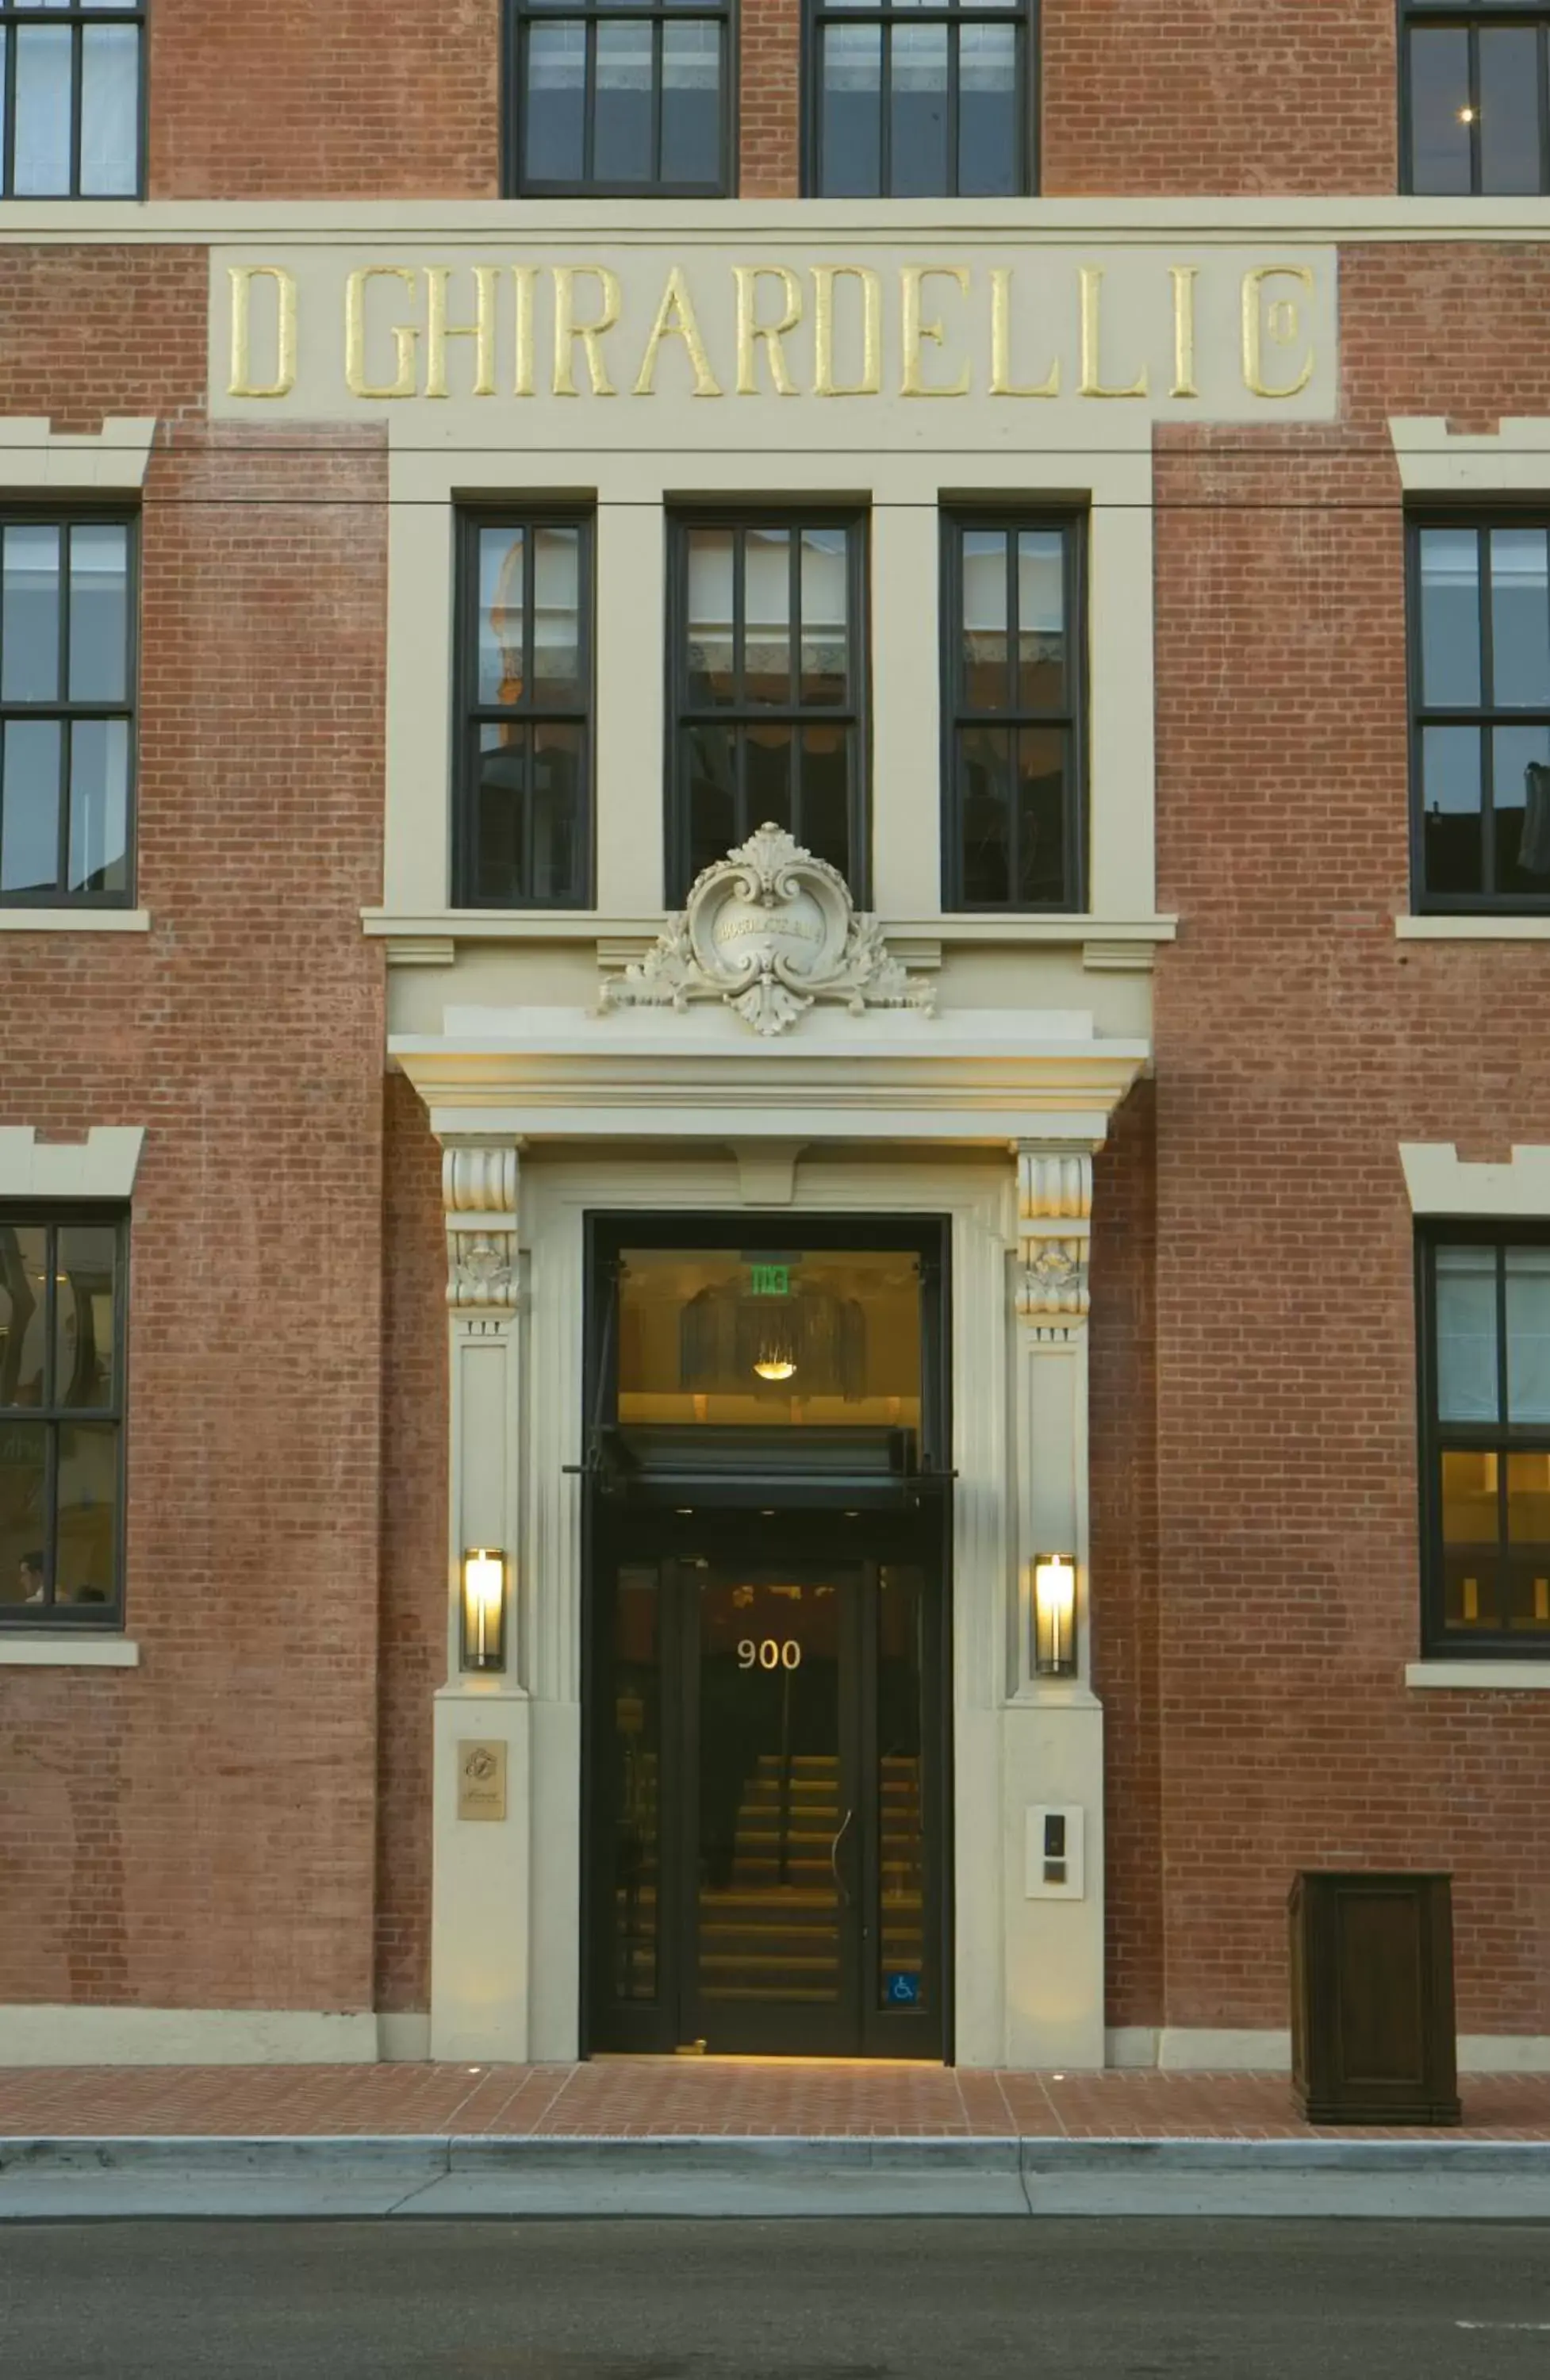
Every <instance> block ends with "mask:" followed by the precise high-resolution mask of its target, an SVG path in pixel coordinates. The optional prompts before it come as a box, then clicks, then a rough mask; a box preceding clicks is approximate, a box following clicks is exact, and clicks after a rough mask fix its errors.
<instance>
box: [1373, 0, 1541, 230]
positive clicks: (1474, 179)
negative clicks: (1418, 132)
mask: <svg viewBox="0 0 1550 2380" xmlns="http://www.w3.org/2000/svg"><path fill="white" fill-rule="evenodd" d="M1396 6H1397V9H1398V14H1399V29H1398V58H1399V189H1400V193H1401V195H1402V196H1404V197H1407V198H1409V197H1420V198H1460V199H1461V198H1471V199H1479V198H1492V197H1502V196H1507V195H1509V194H1508V193H1505V192H1500V191H1491V190H1486V189H1483V188H1482V186H1481V143H1480V121H1481V118H1480V42H1479V34H1480V32H1481V30H1482V28H1483V27H1486V26H1492V25H1496V26H1510V25H1519V26H1522V25H1528V26H1532V27H1535V28H1537V30H1538V32H1539V168H1540V178H1539V190H1538V192H1537V193H1532V192H1528V191H1520V192H1517V193H1515V194H1510V195H1516V196H1519V197H1525V198H1526V197H1530V196H1534V195H1538V196H1544V195H1545V194H1546V193H1547V192H1550V0H1396ZM1425 26H1434V27H1436V28H1439V29H1440V30H1445V31H1459V32H1466V33H1468V34H1469V36H1470V97H1469V105H1470V106H1471V108H1472V110H1473V115H1472V119H1471V126H1470V187H1469V188H1468V190H1451V191H1441V190H1421V191H1418V190H1417V189H1416V187H1415V158H1414V150H1415V104H1414V96H1413V91H1414V78H1413V76H1412V74H1411V34H1412V33H1414V32H1415V31H1416V30H1418V29H1419V28H1422V27H1425Z"/></svg>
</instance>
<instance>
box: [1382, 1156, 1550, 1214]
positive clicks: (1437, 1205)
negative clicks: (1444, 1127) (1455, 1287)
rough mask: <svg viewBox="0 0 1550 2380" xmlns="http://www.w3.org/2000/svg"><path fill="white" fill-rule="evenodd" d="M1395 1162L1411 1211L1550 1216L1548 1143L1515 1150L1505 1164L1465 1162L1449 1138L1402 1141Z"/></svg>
mask: <svg viewBox="0 0 1550 2380" xmlns="http://www.w3.org/2000/svg"><path fill="white" fill-rule="evenodd" d="M1399 1162H1400V1164H1401V1165H1402V1166H1403V1167H1404V1169H1405V1187H1406V1189H1407V1190H1408V1191H1409V1193H1410V1202H1411V1213H1412V1214H1414V1215H1459V1216H1479V1217H1480V1218H1481V1219H1482V1220H1485V1221H1491V1220H1500V1221H1503V1222H1515V1221H1541V1220H1544V1218H1545V1217H1547V1216H1550V1147H1544V1146H1531V1147H1521V1148H1514V1149H1513V1151H1512V1155H1511V1158H1510V1159H1509V1160H1508V1163H1507V1164H1506V1165H1466V1164H1465V1163H1464V1162H1463V1160H1462V1159H1461V1158H1460V1157H1459V1152H1458V1150H1457V1148H1456V1147H1454V1145H1453V1143H1452V1142H1451V1141H1447V1140H1433V1141H1425V1140H1422V1141H1415V1140H1411V1141H1401V1142H1400V1144H1399Z"/></svg>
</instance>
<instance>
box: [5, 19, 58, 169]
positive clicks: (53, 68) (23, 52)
mask: <svg viewBox="0 0 1550 2380" xmlns="http://www.w3.org/2000/svg"><path fill="white" fill-rule="evenodd" d="M12 40H13V42H14V43H15V49H16V112H15V115H14V118H13V139H14V149H15V153H14V157H13V182H12V188H13V189H14V191H15V194H16V196H17V197H18V199H54V198H66V197H67V196H68V195H69V188H70V50H71V37H70V30H69V27H68V26H67V25H27V26H18V27H17V29H16V30H15V31H14V33H13V35H12Z"/></svg>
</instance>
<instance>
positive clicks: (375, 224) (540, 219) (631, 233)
mask: <svg viewBox="0 0 1550 2380" xmlns="http://www.w3.org/2000/svg"><path fill="white" fill-rule="evenodd" d="M564 234H573V235H575V237H579V238H583V239H588V240H595V239H599V238H601V237H607V238H609V239H610V240H614V241H617V242H619V243H620V244H622V245H631V246H642V247H645V246H651V245H655V244H660V241H661V239H662V238H663V237H672V239H673V240H674V241H675V242H682V243H684V244H685V245H690V244H693V245H706V244H708V243H711V242H714V241H717V240H724V239H726V238H727V237H729V236H730V235H732V234H735V235H736V236H737V237H739V238H740V239H743V240H745V241H746V242H748V243H749V244H750V245H755V244H767V243H769V242H770V241H776V240H778V241H782V242H789V241H790V240H792V239H793V237H804V238H811V237H831V236H838V237H843V238H844V239H845V240H846V241H847V243H849V244H851V245H853V246H856V247H859V246H861V245H863V244H864V243H867V242H871V241H876V242H891V241H893V240H896V239H898V238H899V237H931V238H933V239H939V238H940V237H942V236H943V235H944V234H951V235H952V236H954V237H957V238H960V239H968V238H971V237H976V236H980V235H984V236H989V237H994V236H997V235H999V236H1002V237H1021V238H1024V239H1036V240H1039V241H1047V240H1052V239H1059V238H1066V239H1080V240H1082V241H1084V242H1086V243H1090V244H1091V245H1092V246H1093V247H1095V248H1097V247H1112V246H1116V245H1125V246H1134V247H1149V248H1158V247H1168V246H1170V245H1172V244H1174V243H1176V242H1178V241H1179V240H1181V239H1186V238H1187V239H1189V240H1191V241H1193V242H1194V243H1196V244H1210V245H1212V246H1226V247H1241V245H1242V244H1243V242H1244V241H1245V240H1247V239H1253V240H1262V241H1280V240H1288V241H1290V240H1312V239H1316V240H1326V241H1339V240H1360V241H1362V242H1364V243H1370V242H1374V241H1376V242H1382V243H1392V242H1395V241H1399V242H1411V241H1425V242H1427V243H1429V244H1430V243H1433V242H1438V241H1467V242H1469V243H1471V244H1481V245H1486V246H1489V245H1493V244H1495V243H1497V242H1500V241H1512V242H1519V241H1522V240H1544V239H1547V238H1550V201H1546V200H1544V199H1543V198H1525V199H1509V198H1471V199H1464V200H1458V199H1446V198H1444V199H1432V198H1376V197H1374V198H1346V197H1330V198H1306V199H1300V198H1255V197H1252V196H1248V195H1243V196H1237V195H1234V196H1230V197H1226V198H1188V199H1169V198H1163V199H1153V198H1148V199H1144V200H1138V199H1134V198H1126V199H1096V198H1070V199H1038V198H1034V199H1001V200H995V199H941V198H936V199H890V200H888V201H887V202H886V205H884V206H881V207H879V205H878V201H877V200H866V199H804V200H801V201H800V203H798V202H797V201H794V200H789V199H722V200H687V199H676V200H675V199H653V200H651V202H650V204H649V206H648V207H634V206H632V205H631V204H630V203H629V202H628V201H627V200H619V199H595V200H584V199H520V200H510V199H507V200H499V199H469V200H400V199H384V200H370V199H349V200H330V201H326V202H323V201H318V200H310V199H309V200H248V199H232V200H216V199H192V200H179V199H152V200H113V199H97V200H79V199H72V200H50V199H7V200H6V211H5V215H4V218H3V220H0V245H4V246H14V247H24V246H28V245H33V244H39V243H42V244H48V245H61V246H67V247H80V246H85V245H90V244H91V243H92V242H95V241H109V242H111V243H112V244H113V245H115V246H126V247H154V246H163V245H165V246H179V245H183V244H193V245H195V246H200V247H202V246H204V245H205V244H206V243H208V242H228V241H244V240H275V241H280V240H284V241H285V243H286V244H287V245H296V246H301V245H306V246H310V247H328V246H331V245H334V244H336V243H338V242H339V241H341V240H345V239H351V238H361V239H371V240H376V241H390V242H392V243H393V244H394V247H396V248H399V249H412V248H414V247H418V246H423V245H425V244H426V243H428V242H433V243H435V244H436V245H438V246H444V245H445V244H446V242H447V241H448V240H449V239H462V240H468V239H481V238H492V237H502V238H506V239H511V238H522V239H525V240H532V241H537V240H539V239H549V238H554V237H560V236H562V235H564Z"/></svg>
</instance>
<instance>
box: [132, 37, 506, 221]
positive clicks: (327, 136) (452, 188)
mask: <svg viewBox="0 0 1550 2380" xmlns="http://www.w3.org/2000/svg"><path fill="white" fill-rule="evenodd" d="M150 24H151V70H150V71H151V86H150V88H151V158H150V176H149V187H150V192H151V197H152V198H153V199H203V198H212V197H220V198H226V199H247V198H263V199H333V198H344V199H354V198H366V197H369V198H373V199H392V198H408V199H442V198H444V199H464V198H470V199H474V198H493V197H494V196H496V194H497V193H498V191H499V189H500V173H501V166H500V50H501V33H500V27H501V9H500V6H499V0H434V5H431V6H422V5H419V0H327V5H326V6H319V5H318V0H228V5H224V6H212V5H211V0H155V6H153V7H152V8H151V11H150Z"/></svg>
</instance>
